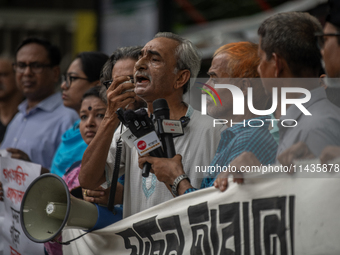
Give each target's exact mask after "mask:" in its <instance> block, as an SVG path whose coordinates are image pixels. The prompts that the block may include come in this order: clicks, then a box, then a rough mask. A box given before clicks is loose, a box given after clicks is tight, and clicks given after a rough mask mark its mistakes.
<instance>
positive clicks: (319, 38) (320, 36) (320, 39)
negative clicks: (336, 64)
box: [315, 33, 340, 50]
mask: <svg viewBox="0 0 340 255" xmlns="http://www.w3.org/2000/svg"><path fill="white" fill-rule="evenodd" d="M325 36H340V33H330V34H324V33H315V37H316V38H317V43H318V47H319V49H320V50H321V49H323V47H324V46H325Z"/></svg>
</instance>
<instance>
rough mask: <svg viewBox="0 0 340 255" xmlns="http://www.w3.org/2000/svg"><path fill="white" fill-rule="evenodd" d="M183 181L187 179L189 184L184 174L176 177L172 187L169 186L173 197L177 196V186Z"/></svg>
mask: <svg viewBox="0 0 340 255" xmlns="http://www.w3.org/2000/svg"><path fill="white" fill-rule="evenodd" d="M184 179H188V181H189V183H190V179H189V177H188V176H187V175H186V174H181V175H180V176H178V177H177V178H176V179H175V181H174V183H173V184H172V185H170V187H171V191H172V194H174V196H175V197H177V196H178V192H177V189H178V184H179V183H180V182H181V181H183V180H184Z"/></svg>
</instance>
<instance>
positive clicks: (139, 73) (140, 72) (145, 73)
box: [134, 71, 152, 82]
mask: <svg viewBox="0 0 340 255" xmlns="http://www.w3.org/2000/svg"><path fill="white" fill-rule="evenodd" d="M137 75H142V76H144V77H146V78H148V79H149V81H150V82H151V80H152V78H151V76H150V74H148V73H147V72H144V71H136V72H135V75H134V78H135V79H134V80H135V81H136V76H137Z"/></svg>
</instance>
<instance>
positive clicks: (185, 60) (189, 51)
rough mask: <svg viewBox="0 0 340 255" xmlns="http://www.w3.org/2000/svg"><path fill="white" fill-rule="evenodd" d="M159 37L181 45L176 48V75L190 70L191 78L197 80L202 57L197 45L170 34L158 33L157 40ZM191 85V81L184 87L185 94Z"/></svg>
mask: <svg viewBox="0 0 340 255" xmlns="http://www.w3.org/2000/svg"><path fill="white" fill-rule="evenodd" d="M159 37H165V38H169V39H173V40H176V41H177V42H179V45H178V46H177V48H176V58H177V65H176V69H175V73H177V72H178V71H179V70H186V69H188V70H189V71H190V78H193V79H195V78H196V77H197V74H198V72H199V70H200V68H201V57H200V55H199V53H198V50H197V48H196V47H195V45H194V44H193V43H192V42H191V41H189V40H188V39H184V38H182V37H180V36H179V35H176V34H173V33H170V32H160V33H157V34H156V35H155V38H159ZM189 85H190V79H189V80H188V81H187V83H186V84H185V85H184V86H183V94H185V93H186V92H187V91H188V88H189Z"/></svg>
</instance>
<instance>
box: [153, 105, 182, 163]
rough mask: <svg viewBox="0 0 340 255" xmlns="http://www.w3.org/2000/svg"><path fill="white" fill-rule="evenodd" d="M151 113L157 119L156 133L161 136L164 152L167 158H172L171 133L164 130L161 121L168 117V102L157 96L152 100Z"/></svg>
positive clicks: (173, 148) (174, 152)
mask: <svg viewBox="0 0 340 255" xmlns="http://www.w3.org/2000/svg"><path fill="white" fill-rule="evenodd" d="M152 106H153V115H154V116H155V120H156V121H157V127H158V134H159V136H160V138H161V142H162V145H163V150H164V154H165V156H166V157H167V158H173V157H174V156H175V155H176V150H175V145H174V140H173V135H172V134H171V133H166V132H164V129H163V125H162V121H163V120H164V119H167V120H168V119H170V110H169V106H168V102H167V101H166V100H165V99H164V98H159V99H156V100H155V101H153V103H152Z"/></svg>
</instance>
